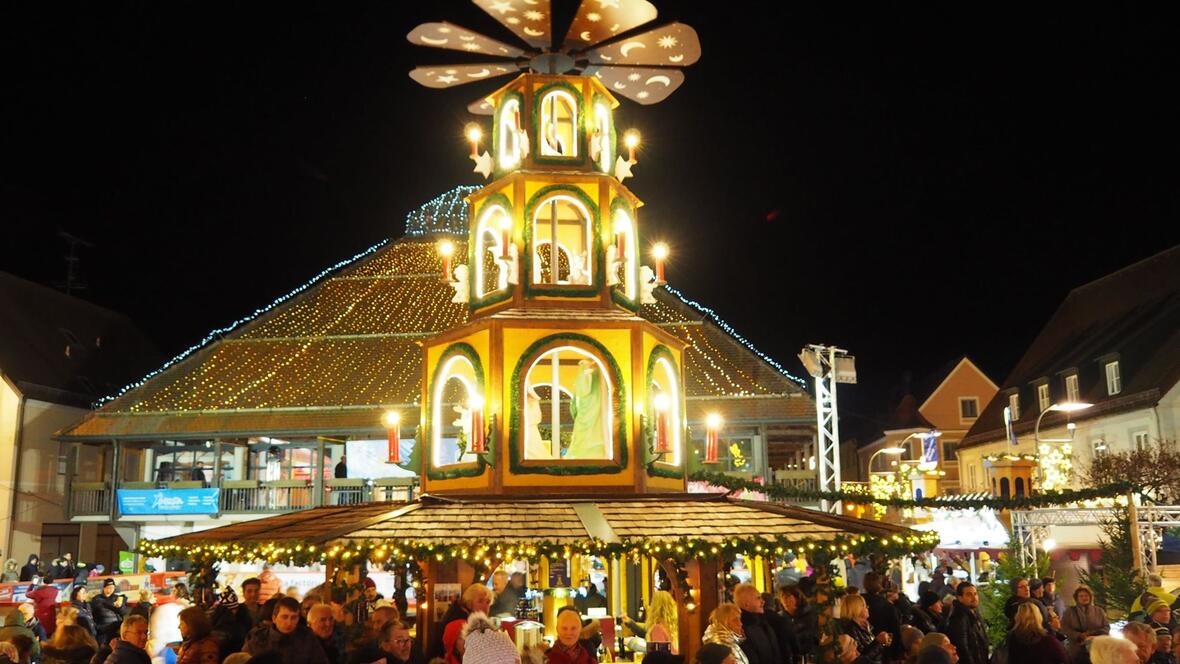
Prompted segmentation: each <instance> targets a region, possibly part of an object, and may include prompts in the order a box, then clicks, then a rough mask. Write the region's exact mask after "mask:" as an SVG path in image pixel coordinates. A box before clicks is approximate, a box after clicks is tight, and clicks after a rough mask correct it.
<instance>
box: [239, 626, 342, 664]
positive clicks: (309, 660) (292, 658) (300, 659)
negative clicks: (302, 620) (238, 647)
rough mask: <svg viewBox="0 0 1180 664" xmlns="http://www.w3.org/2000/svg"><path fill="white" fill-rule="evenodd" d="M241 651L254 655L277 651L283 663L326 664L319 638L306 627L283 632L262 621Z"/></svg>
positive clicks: (326, 657)
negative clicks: (287, 632)
mask: <svg viewBox="0 0 1180 664" xmlns="http://www.w3.org/2000/svg"><path fill="white" fill-rule="evenodd" d="M242 652H245V653H249V654H251V655H254V656H258V655H261V654H262V653H265V652H277V653H278V654H279V656H280V658H281V661H282V662H283V664H328V656H327V655H325V654H324V648H323V646H321V645H320V639H319V637H317V636H316V635H315V634H313V633H312V631H311V630H310V629H307V628H306V627H298V628H296V629H295V631H294V632H291V633H290V634H283V633H282V632H280V631H279V630H277V629H275V627H274V625H272V624H270V623H262V624H260V625H259V626H258V627H257V628H255V629H254V631H253V632H250V636H249V638H247V639H246V646H245V647H244V648H242Z"/></svg>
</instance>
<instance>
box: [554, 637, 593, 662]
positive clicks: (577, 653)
mask: <svg viewBox="0 0 1180 664" xmlns="http://www.w3.org/2000/svg"><path fill="white" fill-rule="evenodd" d="M545 664H598V660H596V659H595V658H594V656H593V655H591V654H590V651H589V650H586V648H584V647H582V644H581V643H578V644H577V645H575V646H574V647H573V649H572V650H567V649H566V648H565V647H564V646H562V645H561V643H560V642H558V643H554V644H553V647H552V648H550V649H549V650H548V651H547V652H546V653H545Z"/></svg>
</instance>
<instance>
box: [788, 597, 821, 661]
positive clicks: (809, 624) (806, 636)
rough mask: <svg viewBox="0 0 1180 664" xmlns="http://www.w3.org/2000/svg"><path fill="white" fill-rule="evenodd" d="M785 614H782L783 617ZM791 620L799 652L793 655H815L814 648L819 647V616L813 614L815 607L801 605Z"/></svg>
mask: <svg viewBox="0 0 1180 664" xmlns="http://www.w3.org/2000/svg"><path fill="white" fill-rule="evenodd" d="M786 613H787V612H786V611H784V612H783V614H784V615H786ZM791 620H792V623H793V625H794V627H795V641H796V642H797V643H798V644H799V650H798V651H797V652H796V653H795V655H796V656H799V655H810V654H813V653H815V649H816V647H818V646H819V616H818V614H816V612H815V607H813V606H811V605H810V604H804V605H801V606H800V607H799V608H798V609H797V610H796V611H795V615H794V616H793V617H792V618H791Z"/></svg>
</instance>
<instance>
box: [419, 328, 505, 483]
mask: <svg viewBox="0 0 1180 664" xmlns="http://www.w3.org/2000/svg"><path fill="white" fill-rule="evenodd" d="M452 355H461V356H463V357H465V358H467V361H468V362H470V363H471V369H472V373H474V375H475V382H476V389H478V390H479V393H480V395H481V396H482V395H484V394H486V388H485V387H484V377H483V363H482V362H480V360H479V353H478V352H477V351H476V350H475V347H474V346H472V345H471V344H469V343H463V342H459V343H453V344H451V345H450V346H447V349H446V350H445V351H443V354H442V355H441V356H439V358H438V363H437V364H436V365H435V367H434V373H433V375H431V377H430V386H429V391H428V392H427V400H426V408H425V410H424V411H423V412H424V417H423V418H422V424H423V427H422V428H423V429H425V431H424V432H423V431H420V432H419V433H420V434H421V438H422V440H424V441H427V443H428V444H427V445H426V447H427V448H429V449H427V450H424V452H425V453H424V455H423V456H425V457H426V458H425V459H423V461H424V462H425V464H426V477H427V478H429V479H432V480H450V479H455V478H458V477H479V476H480V475H483V474H484V471H485V470H486V469H487V466H488V461H487V455H484V454H480V455H477V456H476V459H475V461H474V463H472V462H464V463H462V464H453V465H450V466H447V467H444V468H435V467H434V462H433V459H434V450H433V448H434V433H433V432H432V431H431V424H432V423H433V422H434V409H435V408H437V407H439V404H436V403H434V386H435V385H437V384H438V381H439V378H441V374H442V369H443V366H444V365H446V362H447V360H448V359H450V358H451V356H452ZM485 440H487V439H485ZM494 444H495V441H493V440H487V446H488V451H491V449H492V445H494Z"/></svg>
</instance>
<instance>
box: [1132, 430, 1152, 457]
mask: <svg viewBox="0 0 1180 664" xmlns="http://www.w3.org/2000/svg"><path fill="white" fill-rule="evenodd" d="M1131 445H1132V447H1134V449H1136V450H1138V451H1140V452H1142V451H1145V450H1147V449H1149V448H1150V447H1151V439H1149V438H1148V437H1147V431H1132V432H1131Z"/></svg>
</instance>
